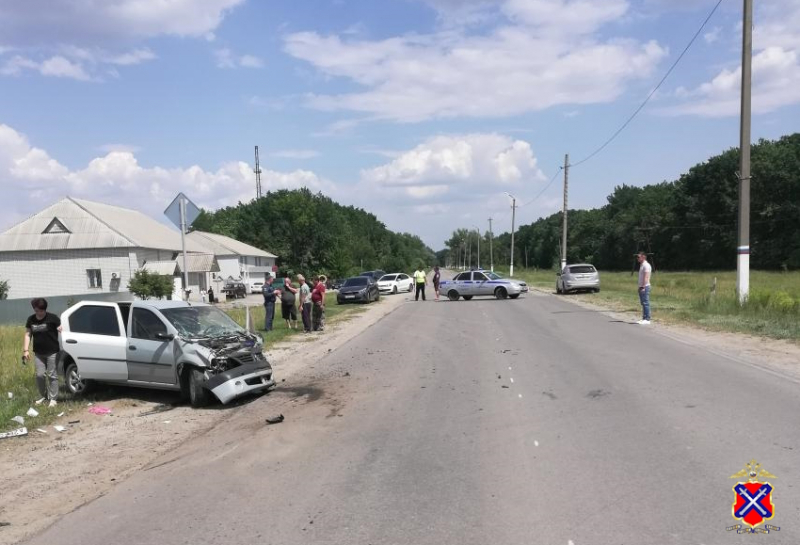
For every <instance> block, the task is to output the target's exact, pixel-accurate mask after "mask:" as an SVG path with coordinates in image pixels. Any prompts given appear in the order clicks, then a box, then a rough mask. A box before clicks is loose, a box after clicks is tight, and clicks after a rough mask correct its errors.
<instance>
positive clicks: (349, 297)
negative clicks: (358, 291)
mask: <svg viewBox="0 0 800 545" xmlns="http://www.w3.org/2000/svg"><path fill="white" fill-rule="evenodd" d="M344 298H345V299H355V298H356V296H355V295H345V296H344Z"/></svg>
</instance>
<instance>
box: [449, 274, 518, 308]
mask: <svg viewBox="0 0 800 545" xmlns="http://www.w3.org/2000/svg"><path fill="white" fill-rule="evenodd" d="M527 291H528V284H526V283H525V282H523V281H522V280H515V279H513V278H503V277H502V276H500V275H499V274H496V273H493V272H491V271H464V272H462V273H459V274H457V275H456V276H455V277H454V278H453V279H452V280H442V281H441V282H440V283H439V293H441V294H443V295H446V296H447V298H448V299H450V300H451V301H458V298H459V297H463V298H464V299H465V300H467V301H469V300H470V299H472V298H473V297H474V296H476V295H489V296H494V297H496V298H497V299H505V298H506V297H510V298H511V299H516V298H517V297H519V296H520V294H523V293H526V292H527Z"/></svg>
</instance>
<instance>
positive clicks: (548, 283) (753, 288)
mask: <svg viewBox="0 0 800 545" xmlns="http://www.w3.org/2000/svg"><path fill="white" fill-rule="evenodd" d="M514 273H515V274H514V276H515V277H517V278H520V279H523V280H525V281H527V282H528V283H529V284H530V285H531V286H535V287H537V288H542V289H546V290H550V291H552V292H553V293H555V283H556V275H555V271H542V270H539V271H533V270H524V269H520V270H515V271H514ZM715 278H716V291H712V286H713V284H714V279H715ZM636 283H637V276H636V275H635V274H634V275H631V273H630V272H602V271H601V272H600V284H601V290H600V293H597V294H587V295H580V296H578V297H579V298H580V299H583V300H586V301H591V302H594V303H596V304H599V305H602V306H604V307H607V308H610V309H613V310H618V311H630V312H636V313H639V312H640V310H641V306H640V305H639V296H638V293H637V290H636ZM651 283H652V286H653V287H652V291H651V294H650V304H651V307H652V314H653V319H654V320H656V321H660V322H666V323H679V324H689V325H696V326H701V327H703V328H706V329H710V330H714V331H730V332H739V333H749V334H752V335H759V336H763V337H769V338H773V339H786V340H790V341H794V342H798V341H800V272H765V271H751V273H750V296H749V299H748V301H747V303H746V304H745V305H744V306H740V305H739V304H738V300H737V298H736V272H735V271H724V272H702V273H701V272H660V271H657V272H655V273H653V278H652V282H651ZM568 297H575V296H574V295H570V296H568Z"/></svg>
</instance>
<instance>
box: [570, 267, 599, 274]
mask: <svg viewBox="0 0 800 545" xmlns="http://www.w3.org/2000/svg"><path fill="white" fill-rule="evenodd" d="M569 272H571V273H572V274H587V273H593V272H596V271H595V269H594V267H593V266H591V265H573V266H571V267H570V268H569Z"/></svg>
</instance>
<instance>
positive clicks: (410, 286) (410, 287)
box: [408, 282, 414, 293]
mask: <svg viewBox="0 0 800 545" xmlns="http://www.w3.org/2000/svg"><path fill="white" fill-rule="evenodd" d="M412 291H414V283H413V282H412V283H411V284H409V285H408V293H411V292H412Z"/></svg>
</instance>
